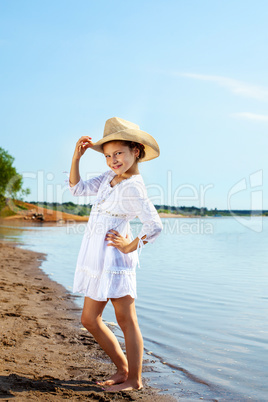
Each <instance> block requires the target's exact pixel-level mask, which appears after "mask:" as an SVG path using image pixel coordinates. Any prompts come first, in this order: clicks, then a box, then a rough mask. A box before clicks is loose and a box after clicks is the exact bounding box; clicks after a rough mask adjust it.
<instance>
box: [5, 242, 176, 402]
mask: <svg viewBox="0 0 268 402" xmlns="http://www.w3.org/2000/svg"><path fill="white" fill-rule="evenodd" d="M44 258H45V255H43V254H39V253H34V252H32V251H28V250H23V249H20V248H18V247H16V246H14V245H13V244H10V243H9V244H8V243H4V242H0V272H1V279H0V291H1V293H0V304H1V313H0V314H1V332H0V346H1V356H0V398H1V399H2V400H5V401H8V400H18V401H22V402H23V401H61V400H64V399H65V400H71V401H78V400H79V401H107V402H108V401H123V400H124V401H125V400H126V401H147V402H151V401H154V402H164V401H174V399H173V398H172V397H171V396H166V395H159V394H158V393H157V390H155V389H153V388H151V387H149V386H148V385H146V384H145V387H144V389H143V390H141V391H132V392H119V393H108V392H104V391H103V390H102V389H101V388H100V387H98V386H97V385H96V384H95V381H97V380H102V379H105V378H108V377H109V375H111V374H112V373H113V372H114V369H115V367H114V365H113V364H112V363H111V361H110V360H109V359H108V357H107V356H106V354H105V353H104V352H103V351H102V350H101V349H100V347H99V346H98V344H97V343H96V342H95V340H94V339H93V338H92V337H91V335H90V334H89V333H88V332H87V331H85V330H84V328H83V327H82V325H81V323H80V312H81V311H80V310H81V309H80V308H78V307H77V305H76V304H75V302H74V297H73V295H72V294H71V293H69V292H67V291H66V289H65V288H64V287H63V286H61V285H59V284H58V283H56V282H54V281H52V280H51V279H50V278H49V277H48V276H47V275H46V274H45V273H44V272H43V271H42V270H41V269H40V268H39V265H40V263H41V260H42V259H44ZM152 369H153V368H152V366H150V365H148V364H147V365H146V362H145V364H144V370H145V371H149V370H152Z"/></svg>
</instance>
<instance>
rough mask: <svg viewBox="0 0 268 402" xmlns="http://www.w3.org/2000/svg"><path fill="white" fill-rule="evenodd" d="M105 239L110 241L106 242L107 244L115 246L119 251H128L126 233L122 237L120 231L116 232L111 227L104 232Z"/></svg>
mask: <svg viewBox="0 0 268 402" xmlns="http://www.w3.org/2000/svg"><path fill="white" fill-rule="evenodd" d="M105 240H107V241H109V242H110V243H108V244H107V246H112V247H116V248H117V249H118V250H119V251H121V252H122V253H124V254H127V253H128V245H129V244H130V240H129V236H128V234H127V235H126V237H124V236H121V235H120V233H119V232H117V231H116V230H113V229H111V230H109V232H108V233H107V234H106V237H105Z"/></svg>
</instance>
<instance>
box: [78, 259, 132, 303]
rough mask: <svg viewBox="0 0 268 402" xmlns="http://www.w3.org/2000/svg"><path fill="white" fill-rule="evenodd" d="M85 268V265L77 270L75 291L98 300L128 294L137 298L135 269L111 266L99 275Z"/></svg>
mask: <svg viewBox="0 0 268 402" xmlns="http://www.w3.org/2000/svg"><path fill="white" fill-rule="evenodd" d="M81 268H82V269H81ZM83 268H85V267H79V268H77V269H76V271H75V277H74V283H73V292H74V293H81V294H83V295H84V296H87V297H90V298H91V299H93V300H98V301H106V300H108V299H114V298H115V299H117V298H119V297H124V296H126V295H130V296H131V297H132V298H133V299H136V298H137V290H136V271H135V270H127V269H124V270H123V269H122V270H119V269H118V268H117V269H116V268H114V269H113V268H112V267H110V268H109V269H106V270H104V271H103V272H102V273H101V274H99V275H98V274H97V273H95V272H92V271H91V272H90V271H88V270H86V269H83Z"/></svg>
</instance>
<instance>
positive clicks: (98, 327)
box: [81, 297, 128, 385]
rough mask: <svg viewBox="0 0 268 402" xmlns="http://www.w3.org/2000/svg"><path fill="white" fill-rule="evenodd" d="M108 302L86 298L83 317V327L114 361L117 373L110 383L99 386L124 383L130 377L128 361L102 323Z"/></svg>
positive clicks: (116, 341) (113, 336)
mask: <svg viewBox="0 0 268 402" xmlns="http://www.w3.org/2000/svg"><path fill="white" fill-rule="evenodd" d="M106 304H107V301H105V302H99V301H96V300H92V299H90V298H89V297H85V301H84V307H83V312H82V317H81V322H82V324H83V326H84V327H85V328H86V329H87V330H88V331H89V332H90V333H91V334H92V335H93V336H94V338H95V339H96V341H97V342H98V344H99V345H100V346H101V347H102V349H103V350H104V351H105V352H106V353H107V355H108V356H109V357H110V358H111V359H112V361H113V363H114V364H115V365H116V367H117V372H116V374H115V375H114V376H112V377H111V378H110V379H109V380H108V381H104V382H99V383H98V384H99V385H113V384H118V383H121V382H124V381H125V380H126V379H127V377H128V363H127V359H126V357H125V355H124V353H123V351H122V349H121V347H120V345H119V342H118V340H117V339H116V337H115V335H114V334H113V333H112V331H111V330H110V329H109V328H108V327H107V326H106V325H105V324H104V322H103V321H102V312H103V310H104V307H105V306H106Z"/></svg>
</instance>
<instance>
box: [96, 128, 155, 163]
mask: <svg viewBox="0 0 268 402" xmlns="http://www.w3.org/2000/svg"><path fill="white" fill-rule="evenodd" d="M116 140H118V141H120V140H122V141H134V142H138V143H141V144H143V145H144V151H145V157H144V158H140V159H139V161H140V162H145V161H149V160H151V159H155V158H157V157H158V156H159V155H160V149H159V146H158V144H157V142H156V140H155V139H154V138H153V137H152V136H151V135H150V134H148V133H146V132H145V131H142V130H136V129H127V130H122V131H120V132H117V133H114V134H109V135H106V136H105V137H103V138H102V139H101V140H99V141H97V142H95V143H93V146H92V147H91V149H93V150H94V151H97V152H101V153H103V149H102V145H103V144H105V143H106V142H109V141H116Z"/></svg>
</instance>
